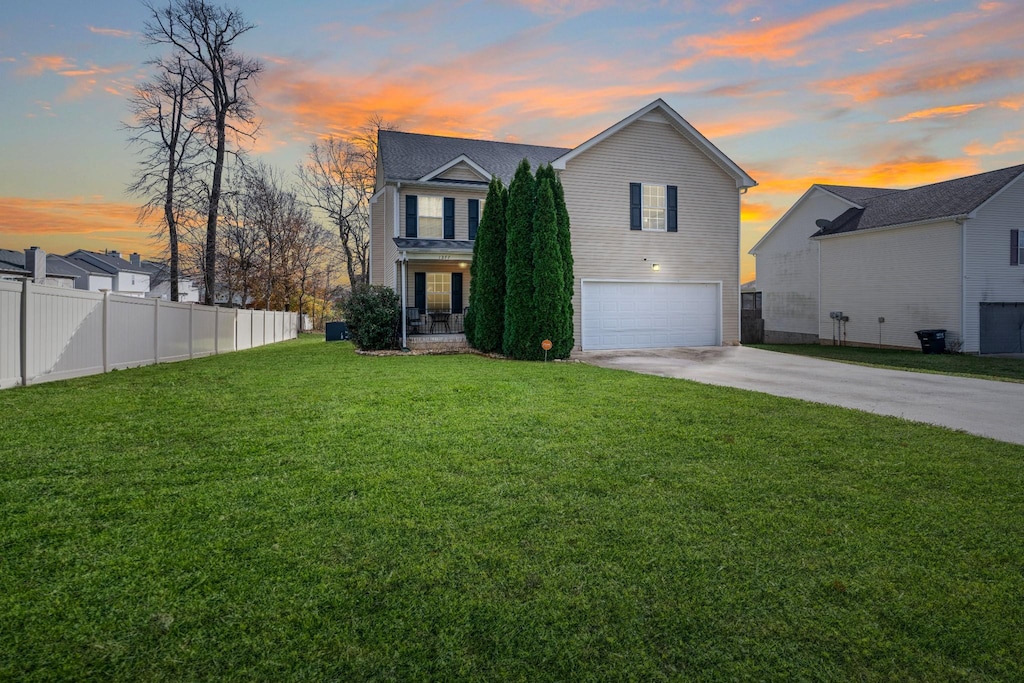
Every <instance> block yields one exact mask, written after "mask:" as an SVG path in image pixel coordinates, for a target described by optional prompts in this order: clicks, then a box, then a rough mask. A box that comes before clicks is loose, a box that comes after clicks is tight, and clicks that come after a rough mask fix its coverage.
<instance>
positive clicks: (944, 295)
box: [750, 165, 1024, 353]
mask: <svg viewBox="0 0 1024 683" xmlns="http://www.w3.org/2000/svg"><path fill="white" fill-rule="evenodd" d="M1022 176H1024V165H1021V166H1013V167H1011V168H1004V169H1000V170H998V171H991V172H989V173H981V174H978V175H973V176H969V177H966V178H957V179H955V180H949V181H946V182H942V183H934V184H932V185H924V186H922V187H916V188H913V189H909V190H893V189H888V188H871V187H846V186H841V185H813V186H811V188H810V189H809V190H807V192H805V193H804V195H803V196H802V197H801V198H800V199H799V200H798V201H797V202H796V203H795V204H794V205H793V206H792V208H790V209H789V211H787V212H786V214H785V215H784V216H783V217H782V218H781V219H780V220H779V221H778V222H777V223H776V224H775V225H774V226H773V227H772V229H771V230H769V231H768V233H767V234H766V235H765V236H764V237H763V238H762V239H761V240H760V241H759V242H758V243H757V244H756V245H754V247H753V248H752V249H751V250H750V253H752V254H754V255H755V257H756V258H757V285H758V289H760V290H761V292H762V296H763V299H762V310H763V317H764V321H765V341H766V342H768V343H773V342H774V343H799V342H809V343H819V341H820V342H821V343H826V344H828V343H832V340H833V337H834V336H835V338H836V339H837V340H844V341H845V343H848V344H851V345H870V346H884V347H906V348H919V342H918V339H917V336H916V334H915V331H916V330H920V329H945V330H947V348H948V347H949V345H950V344H952V345H953V346H954V348H957V347H959V348H961V349H962V350H963V351H965V352H969V353H979V352H980V353H1019V352H1022V351H1024V249H1022V248H1024V240H1022V239H1021V232H1020V231H1021V229H1022V228H1024V181H1021V177H1022ZM840 313H841V314H842V316H843V317H845V318H848V321H846V322H842V324H840V323H839V322H837V321H835V320H834V319H833V318H832V317H831V314H840Z"/></svg>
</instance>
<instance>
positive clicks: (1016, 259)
mask: <svg viewBox="0 0 1024 683" xmlns="http://www.w3.org/2000/svg"><path fill="white" fill-rule="evenodd" d="M1010 265H1011V266H1017V265H1020V231H1019V230H1011V231H1010Z"/></svg>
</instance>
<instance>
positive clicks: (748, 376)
mask: <svg viewBox="0 0 1024 683" xmlns="http://www.w3.org/2000/svg"><path fill="white" fill-rule="evenodd" d="M573 357H574V358H578V359H579V360H582V361H584V362H586V363H590V364H592V365H599V366H601V367H605V368H616V369H619V370H631V371H633V372H641V373H645V374H649V375H661V376H662V377H677V378H680V379H689V380H693V381H695V382H703V383H704V384H718V385H722V386H727V387H737V388H739V389H750V390H752V391H761V392H764V393H766V394H774V395H775V396H787V397H790V398H800V399H803V400H805V401H814V402H816V403H828V404H831V405H837V406H842V407H844V408H856V409H857V410H864V411H867V412H869V413H877V414H879V415H894V416H896V417H903V418H906V419H908V420H915V421H917V422H927V423H930V424H934V425H941V426H943V427H951V428H953V429H962V430H964V431H966V432H970V433H971V434H978V435H979V436H987V437H990V438H993V439H999V440H1000V441H1009V442H1010V443H1017V444H1024V384H1015V383H1011V382H994V381H990V380H983V379H969V378H966V377H950V376H947V375H930V374H925V373H921V372H904V371H902V370H885V369H881V368H870V367H864V366H861V365H850V364H848V363H836V362H834V361H828V360H821V359H819V358H808V357H806V356H796V355H792V354H787V353H775V352H772V351H764V350H762V349H752V348H749V347H743V346H723V347H719V346H712V347H700V348H677V349H642V350H631V351H583V352H580V353H578V354H574V356H573Z"/></svg>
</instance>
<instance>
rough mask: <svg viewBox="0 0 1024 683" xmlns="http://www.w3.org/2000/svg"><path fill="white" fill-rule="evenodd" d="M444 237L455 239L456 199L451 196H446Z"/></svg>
mask: <svg viewBox="0 0 1024 683" xmlns="http://www.w3.org/2000/svg"><path fill="white" fill-rule="evenodd" d="M444 238H445V239H446V240H453V239H455V200H454V199H452V198H451V197H445V198H444Z"/></svg>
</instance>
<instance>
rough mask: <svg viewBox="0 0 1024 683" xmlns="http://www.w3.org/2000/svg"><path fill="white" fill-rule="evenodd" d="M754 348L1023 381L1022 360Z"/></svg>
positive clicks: (801, 347)
mask: <svg viewBox="0 0 1024 683" xmlns="http://www.w3.org/2000/svg"><path fill="white" fill-rule="evenodd" d="M753 346H754V347H755V348H758V349H765V350H767V351H778V352H780V353H793V354H797V355H800V356H814V357H816V358H826V359H828V360H837V361H842V362H845V363H858V364H861V365H875V366H878V367H881V368H891V369H893V370H913V371H916V372H932V373H937V374H942V375H962V376H964V377H978V378H981V379H995V380H1001V381H1004V382H1024V359H1020V358H991V357H986V356H974V355H968V354H925V353H921V352H920V351H896V350H893V349H871V348H862V347H856V346H820V345H818V344H754V345H753Z"/></svg>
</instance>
